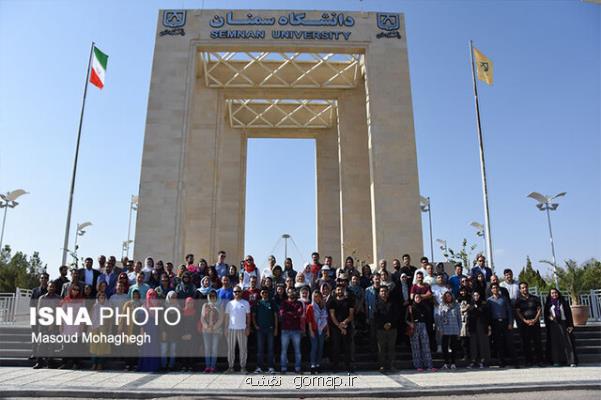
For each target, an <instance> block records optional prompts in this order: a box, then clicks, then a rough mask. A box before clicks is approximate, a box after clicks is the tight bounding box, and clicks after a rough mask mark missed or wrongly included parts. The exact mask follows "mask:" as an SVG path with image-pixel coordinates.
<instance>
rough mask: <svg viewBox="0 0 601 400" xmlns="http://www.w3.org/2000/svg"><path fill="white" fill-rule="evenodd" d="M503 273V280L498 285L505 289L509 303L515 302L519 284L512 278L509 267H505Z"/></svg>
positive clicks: (518, 293) (518, 292) (518, 294)
mask: <svg viewBox="0 0 601 400" xmlns="http://www.w3.org/2000/svg"><path fill="white" fill-rule="evenodd" d="M503 275H504V276H505V280H504V281H503V282H501V284H500V286H501V287H504V288H505V289H507V291H508V292H509V299H510V300H511V304H515V302H516V300H517V299H518V297H520V292H521V290H520V285H519V284H518V283H517V282H516V281H515V280H514V279H513V271H512V270H511V269H509V268H506V269H505V271H503Z"/></svg>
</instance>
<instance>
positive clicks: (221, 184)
mask: <svg viewBox="0 0 601 400" xmlns="http://www.w3.org/2000/svg"><path fill="white" fill-rule="evenodd" d="M246 144H247V139H246V133H245V132H244V130H243V129H234V128H231V127H230V125H229V123H227V122H224V124H223V128H222V130H221V134H220V135H219V150H218V151H219V152H218V158H217V160H216V166H217V199H216V220H215V244H214V248H213V252H212V253H211V255H216V254H217V252H218V251H219V250H225V251H226V253H227V258H228V260H229V263H231V264H234V265H238V261H240V260H242V258H243V257H244V254H243V252H244V225H245V220H244V218H245V207H246V204H245V201H246Z"/></svg>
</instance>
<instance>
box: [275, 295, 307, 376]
mask: <svg viewBox="0 0 601 400" xmlns="http://www.w3.org/2000/svg"><path fill="white" fill-rule="evenodd" d="M287 294H288V298H287V299H286V300H284V302H282V304H281V305H280V309H279V314H280V320H281V323H282V337H281V341H282V343H281V344H282V346H281V351H280V367H281V371H282V374H285V373H286V371H287V370H288V345H289V344H290V341H292V346H293V347H294V372H296V373H297V374H300V372H301V334H303V333H304V332H305V324H304V321H305V307H304V305H303V303H301V302H300V301H298V300H297V299H296V298H297V296H296V290H294V289H293V288H288V290H287Z"/></svg>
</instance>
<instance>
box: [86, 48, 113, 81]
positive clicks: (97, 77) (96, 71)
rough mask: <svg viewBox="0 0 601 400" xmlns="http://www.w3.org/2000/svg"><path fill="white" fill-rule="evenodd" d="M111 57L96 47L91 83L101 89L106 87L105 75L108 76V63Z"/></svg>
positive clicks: (93, 55) (93, 56)
mask: <svg viewBox="0 0 601 400" xmlns="http://www.w3.org/2000/svg"><path fill="white" fill-rule="evenodd" d="M108 59H109V56H107V55H106V54H104V53H103V52H102V51H100V50H99V49H98V47H96V46H94V53H93V54H92V71H90V83H92V84H93V85H94V86H96V87H97V88H99V89H102V88H103V87H104V75H105V74H106V63H107V61H108Z"/></svg>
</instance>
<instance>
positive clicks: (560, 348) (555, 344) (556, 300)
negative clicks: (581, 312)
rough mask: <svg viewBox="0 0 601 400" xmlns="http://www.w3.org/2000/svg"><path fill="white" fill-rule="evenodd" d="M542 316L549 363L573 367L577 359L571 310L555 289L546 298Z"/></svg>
mask: <svg viewBox="0 0 601 400" xmlns="http://www.w3.org/2000/svg"><path fill="white" fill-rule="evenodd" d="M544 316H545V325H546V326H547V343H548V346H547V347H548V348H549V350H550V354H549V355H548V357H549V361H550V362H552V363H553V366H555V367H556V366H559V365H561V364H568V365H570V366H571V367H575V366H576V364H577V363H578V359H577V357H576V345H575V343H574V336H573V332H574V321H573V320H572V310H571V309H570V305H569V304H568V302H567V301H565V299H564V298H563V297H562V296H561V293H560V292H559V290H557V289H555V288H553V289H551V290H550V291H549V295H548V296H547V302H546V303H545V314H544Z"/></svg>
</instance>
